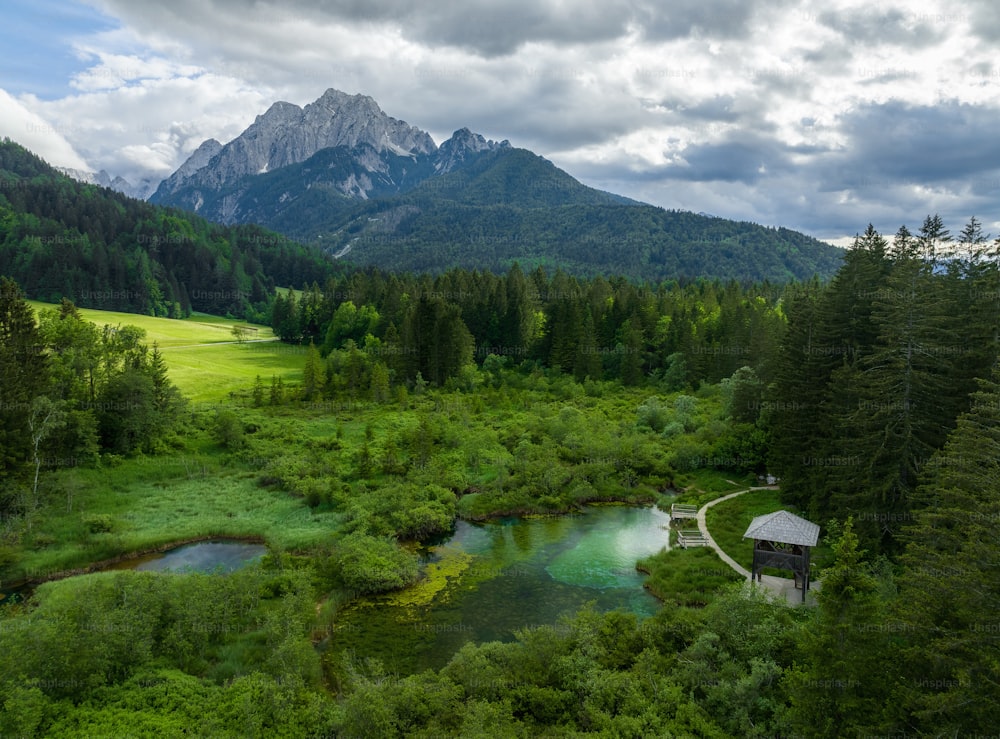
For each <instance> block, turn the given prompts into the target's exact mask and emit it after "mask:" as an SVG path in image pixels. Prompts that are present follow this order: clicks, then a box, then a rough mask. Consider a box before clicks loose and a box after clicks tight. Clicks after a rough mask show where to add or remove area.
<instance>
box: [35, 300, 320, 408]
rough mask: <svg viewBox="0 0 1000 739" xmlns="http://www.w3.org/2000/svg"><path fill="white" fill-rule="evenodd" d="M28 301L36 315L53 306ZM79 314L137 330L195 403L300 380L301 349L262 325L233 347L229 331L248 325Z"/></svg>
mask: <svg viewBox="0 0 1000 739" xmlns="http://www.w3.org/2000/svg"><path fill="white" fill-rule="evenodd" d="M28 302H29V304H30V305H31V306H32V307H33V308H34V309H35V310H36V311H37V310H44V309H48V308H52V307H54V306H52V305H50V304H48V303H39V302H38V301H28ZM80 313H81V314H82V315H83V317H84V318H86V319H87V320H88V321H93V322H94V323H96V324H98V325H104V324H111V325H118V324H128V325H132V326H138V327H139V328H141V329H143V330H144V331H145V332H146V342H147V343H148V344H152V343H153V342H154V341H155V342H156V343H157V344H158V345H159V347H160V350H161V352H162V353H163V359H164V360H165V361H166V363H167V367H168V368H169V369H170V378H171V380H173V382H174V384H175V385H177V387H178V388H180V391H181V393H182V394H183V395H184V397H186V398H188V399H189V400H191V401H193V402H195V403H211V402H212V401H216V400H221V399H223V398H225V397H227V396H228V394H229V393H230V392H236V391H240V390H247V389H249V388H250V386H251V385H252V384H253V381H254V378H255V377H256V376H257V375H260V376H261V379H262V380H263V382H264V384H265V386H268V385H270V381H271V377H272V376H278V377H281V378H282V380H283V381H285V382H289V381H291V382H298V381H299V379H300V378H301V373H302V366H303V364H304V362H305V352H306V349H305V347H301V346H290V345H288V344H282V343H280V342H278V341H277V340H276V339H275V336H274V332H273V331H272V330H271V328H270V327H268V326H257V325H254V326H252V327H253V328H255V329H257V330H256V332H255V333H253V339H254V340H253V341H248V342H246V343H244V344H237V343H234V339H233V333H232V332H233V326H248V325H251V324H247V323H245V322H244V321H238V320H234V319H230V318H220V317H219V316H209V315H205V314H201V313H197V314H194V315H193V316H191V317H190V318H185V319H183V320H175V319H171V318H154V317H152V316H143V315H139V314H137V313H117V312H114V311H102V310H93V309H90V308H81V309H80Z"/></svg>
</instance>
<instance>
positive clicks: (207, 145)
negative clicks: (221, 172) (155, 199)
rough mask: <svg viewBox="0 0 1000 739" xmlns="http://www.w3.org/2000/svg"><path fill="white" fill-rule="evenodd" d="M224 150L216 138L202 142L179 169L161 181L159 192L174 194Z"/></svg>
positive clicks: (157, 190)
mask: <svg viewBox="0 0 1000 739" xmlns="http://www.w3.org/2000/svg"><path fill="white" fill-rule="evenodd" d="M220 151H222V144H220V143H219V142H218V141H216V140H215V139H209V140H208V141H204V142H202V144H201V146H199V147H198V148H197V149H195V151H194V153H193V154H192V155H191V156H189V157H188V158H187V161H185V162H184V164H182V165H181V166H180V167H178V169H177V171H176V172H174V173H173V174H172V175H170V176H169V177H168V178H167V179H165V180H164V181H163V182H161V183H160V186H159V187H158V188H157V189H156V192H157V194H160V193H161V192H162V193H165V194H172V193H175V192H177V191H178V190H179V189H180V188H181V187H182V186H183V185H184V181H185V180H187V179H188V178H189V177H191V176H192V175H193V174H194V173H195V172H197V171H198V170H199V169H201V168H202V167H204V166H205V165H207V164H208V163H209V162H210V161H211V160H212V157H214V156H215V155H216V154H218V153H219V152H220Z"/></svg>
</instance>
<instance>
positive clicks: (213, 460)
mask: <svg viewBox="0 0 1000 739" xmlns="http://www.w3.org/2000/svg"><path fill="white" fill-rule="evenodd" d="M252 466H253V465H252V464H251V465H241V464H238V463H237V464H234V463H233V462H232V461H230V462H229V463H228V464H226V465H225V466H224V465H223V460H222V459H221V457H220V456H219V455H218V454H214V455H213V454H212V453H210V452H209V451H206V452H205V453H190V452H188V453H185V454H177V455H168V456H157V457H155V458H153V457H136V458H131V459H126V460H124V461H122V462H121V463H120V464H119V465H118V466H116V467H114V468H111V469H108V468H101V469H84V468H76V469H72V470H64V471H60V472H58V473H56V474H55V475H54V476H53V477H52V478H50V481H49V485H50V488H51V492H50V494H49V498H48V505H47V506H46V508H45V510H44V515H42V516H39V520H38V522H37V523H36V524H35V525H34V526H33V528H32V532H31V534H30V537H29V539H28V542H26V543H28V547H26V549H25V552H24V556H23V558H22V560H21V561H20V562H19V565H18V569H19V570H21V572H19V573H16V575H15V574H14V573H10V574H9V575H8V576H9V577H14V576H28V577H32V578H39V577H45V576H48V575H51V574H53V573H56V572H61V571H64V570H67V569H71V568H74V567H80V566H82V565H84V564H87V563H90V562H95V561H99V560H102V559H107V558H110V557H115V556H118V555H120V554H123V553H129V552H138V551H144V550H149V549H152V548H155V547H158V546H161V545H164V544H168V543H170V542H175V541H182V540H187V539H193V538H199V537H209V536H212V537H215V536H219V537H234V538H241V537H247V538H263V539H264V540H265V541H266V543H267V544H268V545H269V546H270V547H272V548H278V549H300V548H304V547H309V546H311V545H314V544H317V543H320V542H322V541H325V540H327V539H328V538H329V537H330V535H331V532H333V531H334V530H335V529H336V527H337V526H338V524H339V523H340V521H341V517H340V516H339V515H338V514H336V513H332V512H329V511H327V512H314V511H312V510H310V509H309V507H308V506H306V505H305V504H304V503H303V501H302V500H301V499H300V498H297V497H295V496H292V495H289V494H288V493H286V492H283V491H280V490H275V489H266V488H261V487H259V486H258V485H257V483H256V479H257V476H258V474H259V473H258V472H256V471H255V470H253V469H252ZM95 514H97V515H98V516H100V517H101V518H102V519H103V520H105V521H106V522H107V524H108V527H109V528H110V531H106V532H105V531H93V530H92V529H91V527H90V526H89V525H88V521H92V520H93V517H94V515H95Z"/></svg>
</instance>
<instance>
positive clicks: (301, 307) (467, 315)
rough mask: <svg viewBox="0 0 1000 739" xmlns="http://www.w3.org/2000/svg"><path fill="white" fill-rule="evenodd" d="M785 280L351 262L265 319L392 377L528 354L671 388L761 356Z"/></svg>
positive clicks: (580, 375)
mask: <svg viewBox="0 0 1000 739" xmlns="http://www.w3.org/2000/svg"><path fill="white" fill-rule="evenodd" d="M782 292H783V289H782V288H780V287H776V286H772V285H770V284H768V283H764V284H762V285H756V286H743V285H740V284H739V283H738V282H735V281H730V282H727V283H722V282H719V281H708V280H695V281H690V282H686V283H683V284H682V283H679V282H676V281H672V282H664V283H660V284H658V285H650V284H638V283H636V282H632V281H629V280H626V279H625V278H611V279H606V278H604V277H595V278H592V279H584V278H579V277H574V276H572V275H569V274H567V273H565V272H563V271H561V270H556V271H555V272H554V273H553V274H552V275H551V276H550V275H548V274H547V273H546V271H545V270H544V269H542V268H540V267H539V268H536V269H535V270H533V271H532V272H531V273H530V274H526V273H524V272H523V271H522V270H521V269H520V267H518V266H517V265H515V266H514V267H512V268H511V269H510V270H508V271H507V272H506V274H503V275H495V274H493V273H490V272H478V271H467V270H459V269H456V270H451V271H448V272H446V273H444V274H442V275H438V276H430V275H419V276H414V275H409V274H402V275H400V274H392V273H385V272H382V271H380V270H375V269H371V270H359V271H354V272H352V273H350V274H345V275H343V276H338V277H332V278H330V279H329V280H328V281H327V282H326V284H325V285H324V286H323V288H320V286H319V285H318V284H317V283H314V284H313V285H311V286H308V287H306V288H305V289H304V290H303V291H301V293H300V294H298V295H297V294H296V293H294V292H291V291H289V292H288V293H286V294H279V295H278V296H277V297H276V298H275V301H274V305H273V308H272V312H271V325H272V327H273V328H274V330H275V333H276V334H277V335H278V336H279V337H280V338H281V339H282V340H283V341H287V342H292V343H300V342H301V343H305V344H313V345H314V346H315V347H317V349H318V350H319V352H320V354H321V355H323V356H329V355H331V353H334V352H336V351H338V350H344V349H350V348H352V347H353V348H357V349H358V350H360V351H361V352H362V353H367V354H368V355H369V356H370V357H373V358H374V359H375V360H377V361H380V362H382V363H383V364H384V365H385V366H386V368H387V369H388V371H389V373H390V375H391V378H392V380H393V381H394V382H400V383H408V384H412V383H413V382H415V381H417V379H418V377H419V378H420V379H421V380H422V381H424V382H428V383H431V384H432V385H441V384H443V383H444V382H446V381H447V380H449V379H451V378H454V377H456V376H457V375H458V374H459V373H460V372H461V371H462V370H463V368H464V367H467V366H470V365H473V364H478V365H482V364H483V363H485V362H486V361H487V360H488V359H489V358H490V357H493V359H492V360H490V361H491V362H494V363H495V362H502V363H504V364H506V365H508V366H520V365H523V364H524V363H526V362H527V363H528V364H529V365H537V366H539V367H543V368H547V369H552V370H556V371H559V372H562V373H565V374H571V375H573V376H574V377H575V378H577V379H578V380H580V381H583V380H585V379H587V378H590V379H591V380H594V381H598V380H621V381H622V382H623V383H624V384H625V385H641V384H646V383H649V382H653V383H662V384H664V385H665V386H666V387H667V389H669V390H677V389H681V388H683V387H686V386H688V385H691V386H694V387H697V386H698V385H699V384H701V383H704V382H708V383H714V382H718V381H719V380H721V379H722V378H725V377H729V376H730V375H731V374H732V373H733V372H734V371H736V370H737V369H739V368H740V367H743V366H750V367H754V368H761V369H763V367H764V366H765V362H764V360H765V358H766V357H767V356H768V355H769V354H770V353H771V352H772V351H774V350H775V349H776V347H777V343H776V342H777V341H778V340H779V337H780V332H781V330H782V327H783V324H784V318H783V316H782V313H781V309H780V307H779V302H780V299H781V296H782Z"/></svg>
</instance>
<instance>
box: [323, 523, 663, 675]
mask: <svg viewBox="0 0 1000 739" xmlns="http://www.w3.org/2000/svg"><path fill="white" fill-rule="evenodd" d="M669 521H670V517H669V514H666V513H664V512H662V511H660V510H659V509H656V508H633V507H626V506H595V507H590V508H588V509H587V512H586V513H584V514H581V515H575V516H559V517H555V518H540V519H509V520H504V521H499V522H495V523H488V524H470V523H468V522H465V521H459V522H458V524H457V527H456V531H455V534H454V536H452V537H451V538H450V539H449V540H448V541H446V542H444V543H443V544H440V545H438V546H434V547H430V548H428V549H427V550H425V551H424V552H423V555H424V558H425V563H426V569H427V572H428V577H427V578H425V580H423V581H422V582H421V583H419V584H418V585H416V586H414V587H413V588H409V589H408V590H406V591H403V592H401V593H395V594H390V595H386V596H380V597H374V598H364V599H360V600H358V601H355V602H354V603H352V604H351V605H349V606H348V607H346V608H345V609H344V610H342V611H341V613H340V614H339V615H338V618H337V630H336V632H335V634H334V637H333V638H332V639H331V642H330V644H329V647H330V648H332V649H335V650H338V651H344V650H346V651H349V652H353V653H354V654H355V655H356V656H357V657H359V658H363V657H377V658H378V659H380V660H382V662H383V663H384V664H385V666H386V667H387V668H388V669H389V670H390V671H393V672H400V673H411V672H417V671H420V670H423V669H426V668H434V669H436V668H439V667H442V666H444V665H445V664H446V663H447V662H448V660H449V659H450V658H451V656H452V655H453V654H454V653H455V652H456V651H458V649H460V648H461V646H462V645H463V644H465V643H466V642H470V641H473V642H485V641H493V640H500V641H510V640H512V639H513V638H514V634H513V632H514V630H515V629H522V628H526V627H533V626H540V625H543V624H555V623H556V622H557V621H558V619H559V617H560V616H562V615H567V614H571V613H574V612H575V611H577V610H579V609H580V608H581V607H582V606H584V605H585V604H586V603H588V602H594V604H595V606H596V608H597V609H598V610H600V611H609V610H614V609H618V608H621V609H624V610H627V611H631V612H632V613H635V614H636V615H638V616H640V617H645V616H649V615H652V614H653V613H654V612H655V611H656V610H657V608H658V602H657V600H656V599H655V598H654V597H653V596H651V595H649V594H648V593H647V592H646V591H645V590H644V589H643V588H642V583H643V581H644V579H645V576H644V575H642V574H640V573H638V572H636V570H635V562H636V560H637V559H641V558H642V557H645V556H647V555H649V554H654V553H656V552H658V551H659V550H660V549H661V548H663V547H665V546H667V545H668V535H667V531H666V529H665V528H664V527H665V526H667V525H668V524H669Z"/></svg>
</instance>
